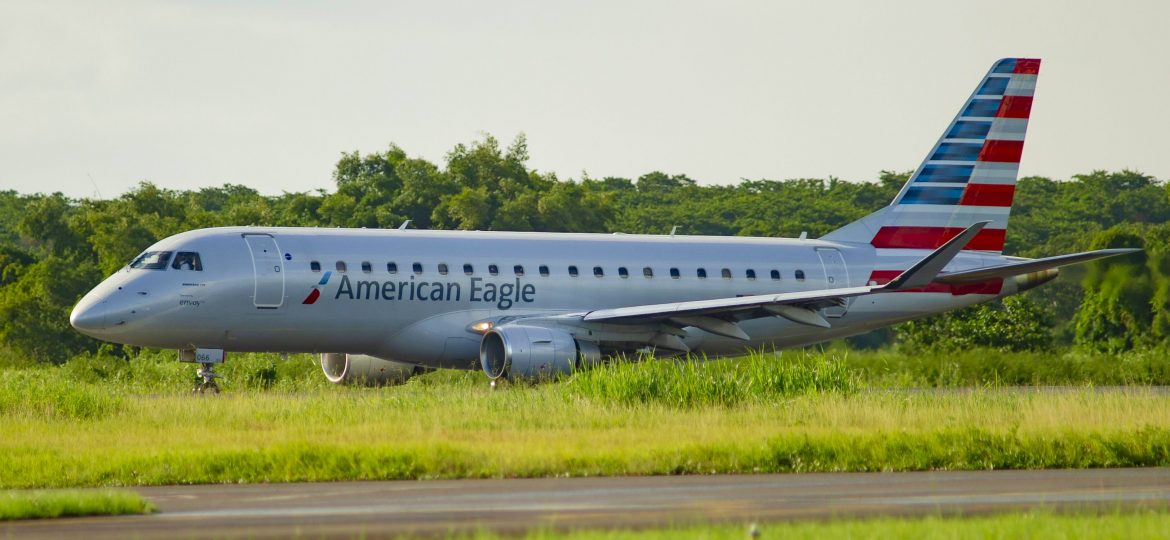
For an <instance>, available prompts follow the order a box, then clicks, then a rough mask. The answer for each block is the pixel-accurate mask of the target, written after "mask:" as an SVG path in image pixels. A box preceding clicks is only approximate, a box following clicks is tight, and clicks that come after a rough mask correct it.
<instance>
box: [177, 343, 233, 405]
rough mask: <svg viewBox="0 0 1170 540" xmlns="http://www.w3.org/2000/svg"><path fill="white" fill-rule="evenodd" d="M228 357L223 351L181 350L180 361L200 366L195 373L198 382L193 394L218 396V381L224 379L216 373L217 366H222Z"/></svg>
mask: <svg viewBox="0 0 1170 540" xmlns="http://www.w3.org/2000/svg"><path fill="white" fill-rule="evenodd" d="M225 357H226V355H225V354H224V351H223V349H179V361H180V362H190V363H192V364H199V366H200V367H199V369H198V370H196V371H195V376H196V377H198V380H197V381H196V382H195V388H194V389H192V390H191V393H192V394H195V395H197V396H198V395H201V394H218V393H219V385H218V384H216V382H215V380H216V379H222V378H223V375H220V374H218V373H216V372H215V365H216V364H222V363H223V361H224V359H225Z"/></svg>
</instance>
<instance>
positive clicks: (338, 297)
mask: <svg viewBox="0 0 1170 540" xmlns="http://www.w3.org/2000/svg"><path fill="white" fill-rule="evenodd" d="M1039 68H1040V60H1038V59H1029V58H1006V59H1002V60H999V61H997V62H995V63H994V64H993V65H992V67H991V69H990V70H989V71H988V72H987V74H986V75H985V76H984V77H983V78H982V79H981V80H980V82H979V85H978V86H977V87H976V88H975V90H974V92H973V93H972V94H971V95H970V97H968V98H967V100H966V101H964V102H963V105H962V107H961V108H960V110H959V112H958V114H956V115H955V116H954V118H953V119H952V120H951V122H950V123H949V124H948V125H947V126H946V129H945V130H944V131H943V133H942V135H941V136H940V137H939V139H938V140H937V141H936V142H935V144H934V146H933V147H932V148H931V150H930V152H929V153H928V154H927V156H926V159H925V160H923V161H922V163H921V164H920V165H919V166H918V168H917V169H916V170H915V171H914V173H913V175H912V176H911V177H910V178H909V180H908V181H907V182H906V184H905V185H904V186H903V187H902V189H901V190H900V192H899V193H898V194H897V196H896V197H895V198H894V200H893V201H892V202H891V203H890V205H889V206H887V207H885V208H882V209H880V210H878V211H876V212H874V213H872V214H870V215H868V216H866V217H864V218H862V219H860V220H858V221H856V222H853V223H851V224H848V225H846V226H844V227H842V228H840V229H838V230H835V231H833V232H831V233H829V234H827V235H825V236H823V237H821V238H819V239H808V238H805V237H804V235H802V237H801V238H797V239H791V238H748V237H722V236H685V235H676V234H673V232H672V234H669V235H634V234H619V233H614V234H576V233H532V232H490V231H435V230H410V229H406V228H405V227H400V228H398V229H328V228H290V227H220V228H209V229H199V230H193V231H188V232H184V233H181V234H177V235H174V236H171V237H169V238H165V239H163V240H160V241H159V242H157V243H155V244H154V245H152V246H150V247H148V248H147V249H146V251H144V252H143V253H142V254H141V255H139V256H138V257H136V258H135V259H134V260H133V261H131V262H130V263H129V264H128V265H127V266H126V267H125V268H123V269H122V270H119V271H118V272H116V273H114V274H113V275H111V276H110V277H108V278H107V279H106V280H104V281H103V282H102V283H101V284H99V285H98V286H97V287H95V288H94V289H93V290H92V291H90V292H89V293H88V294H86V295H85V296H84V297H83V298H82V299H81V300H80V301H79V302H78V304H77V305H76V307H74V309H73V312H72V313H71V315H70V323H71V324H72V325H73V327H74V328H76V329H77V330H78V331H80V332H82V333H84V334H86V335H89V336H92V337H95V338H98V339H102V340H105V341H111V342H115V343H122V344H127V345H137V346H143V347H156V348H170V349H178V350H179V358H180V360H183V361H188V362H194V363H198V364H200V365H201V366H202V367H201V368H200V369H199V374H200V376H201V377H202V382H201V383H200V385H199V386H198V387H196V392H202V391H213V392H218V390H219V389H218V386H217V385H216V383H215V379H216V378H217V377H218V374H217V373H215V371H214V368H215V366H216V365H217V364H219V363H222V362H223V361H224V357H225V352H226V351H259V352H281V353H291V352H308V353H318V354H320V363H321V367H322V370H323V371H324V373H325V376H326V377H328V379H329V380H330V381H332V382H334V383H338V384H351V383H366V384H383V383H389V382H399V381H403V380H405V379H406V378H408V377H409V376H411V375H413V374H417V373H420V372H421V371H423V370H429V369H433V368H452V369H477V368H478V369H482V370H483V371H484V373H486V374H487V376H488V378H489V380H490V381H491V382H492V384H493V385H494V384H495V382H496V381H497V380H499V379H521V380H540V379H545V378H551V377H555V376H557V375H559V374H563V373H567V372H571V371H572V370H575V369H579V368H584V367H588V366H590V365H593V364H595V363H597V362H601V361H604V360H605V359H608V358H611V357H614V356H616V355H623V354H633V353H641V352H652V353H654V354H656V355H660V356H669V355H679V354H685V353H695V354H701V355H706V356H711V357H718V356H728V355H737V354H742V353H744V352H745V351H747V350H749V349H760V348H765V347H766V348H789V347H801V346H806V345H811V344H815V343H819V342H824V341H827V340H832V339H837V338H843V337H847V336H852V335H856V334H861V333H864V332H868V331H870V330H874V329H877V328H882V327H885V326H889V325H892V324H896V323H900V322H904V321H909V320H913V319H918V318H922V317H927V316H930V315H933V314H938V313H943V312H946V311H951V310H955V309H959V308H963V307H966V306H971V305H975V304H980V303H984V302H990V301H993V300H997V299H1000V298H1004V297H1006V296H1009V295H1013V294H1017V293H1020V292H1023V291H1026V290H1028V289H1031V288H1033V287H1037V286H1039V285H1041V284H1043V283H1046V282H1048V281H1050V280H1052V279H1053V278H1055V277H1056V276H1057V273H1058V271H1059V270H1058V268H1059V267H1061V266H1064V265H1068V264H1074V263H1082V262H1085V261H1090V260H1094V259H1100V258H1104V257H1111V256H1116V255H1122V254H1126V253H1131V252H1134V251H1138V250H1136V249H1106V250H1098V251H1090V252H1084V253H1074V254H1068V255H1059V256H1055V257H1047V258H1042V259H1024V258H1020V257H1011V256H1007V255H1004V254H1003V247H1004V237H1005V234H1006V231H1007V226H1008V217H1009V214H1010V213H1011V205H1012V198H1013V194H1014V192H1015V185H1016V179H1017V176H1018V171H1019V162H1020V155H1021V153H1022V150H1023V143H1024V136H1025V133H1026V130H1027V127H1028V117H1029V115H1030V112H1031V107H1032V99H1033V95H1034V93H1035V88H1036V78H1037V76H1038V74H1039Z"/></svg>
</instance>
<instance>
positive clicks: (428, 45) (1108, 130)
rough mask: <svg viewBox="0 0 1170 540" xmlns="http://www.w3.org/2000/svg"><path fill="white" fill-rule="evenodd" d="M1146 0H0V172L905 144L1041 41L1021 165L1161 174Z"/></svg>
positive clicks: (874, 153)
mask: <svg viewBox="0 0 1170 540" xmlns="http://www.w3.org/2000/svg"><path fill="white" fill-rule="evenodd" d="M1167 21H1170V2H1162V1H1148V2H1137V1H1133V2H1127V1H1115V2H1100V1H1081V0H1074V1H1052V2H1047V1H1031V2H1029V1H1021V0H1009V1H1000V0H981V1H980V2H978V3H970V2H965V3H959V2H937V1H922V2H917V1H890V2H873V1H833V2H808V1H799V2H780V1H759V2H739V1H720V2H714V1H712V2H688V1H633V0H624V1H590V2H568V1H565V2H547V1H508V0H494V1H491V2H480V1H467V2H445V1H433V2H422V1H419V2H399V1H369V2H307V1H275V0H272V1H260V0H239V1H200V2H195V1H192V2H179V1H152V2H138V1H118V0H107V1H102V2H89V1H85V2H64V1H53V0H48V1H41V2H22V1H15V0H0V189H4V190H7V189H14V190H16V191H19V192H24V193H34V192H56V191H60V192H63V193H65V194H66V195H69V196H72V197H101V198H112V197H117V196H118V195H120V194H122V193H125V192H126V191H128V190H130V189H133V188H134V186H136V185H137V184H138V183H139V182H142V181H150V182H153V183H155V184H157V185H159V186H162V187H166V188H171V189H197V188H201V187H208V186H219V185H223V184H225V183H233V184H243V185H247V186H250V187H253V188H256V189H258V190H260V191H261V192H262V193H265V194H279V193H281V192H285V191H287V192H299V191H311V190H316V189H327V190H331V189H332V187H333V181H332V177H331V174H332V170H333V166H334V165H335V164H336V162H337V160H338V158H339V157H340V156H341V154H342V153H343V152H351V151H355V150H356V151H360V152H363V153H368V152H379V151H383V150H385V149H386V148H388V147H389V145H390V144H392V143H393V144H397V145H398V146H400V147H401V148H403V149H404V150H405V151H406V152H407V153H408V154H410V155H411V156H417V157H422V158H425V159H427V160H430V161H432V162H435V163H437V164H440V165H441V164H442V163H443V160H444V156H445V155H446V153H447V152H448V151H450V150H451V149H452V148H453V147H454V146H455V145H456V144H459V143H465V144H466V143H472V142H474V141H476V140H479V139H481V138H482V137H484V136H485V134H491V135H493V136H495V137H497V138H498V139H500V140H501V141H502V142H503V143H507V142H509V141H511V140H512V139H513V138H514V137H516V135H517V134H519V133H524V134H525V135H526V136H527V139H528V145H529V153H530V155H531V159H530V161H529V166H530V167H532V168H535V169H537V170H539V171H542V172H552V173H555V174H556V175H557V176H558V178H560V179H580V178H582V177H583V176H586V175H587V176H589V177H592V178H602V177H606V176H620V177H627V178H637V177H638V176H640V175H642V174H645V173H647V172H651V171H655V170H660V171H663V172H667V173H671V174H686V175H688V176H690V177H691V178H694V179H696V180H697V181H699V182H700V183H703V184H723V183H733V182H737V181H739V180H740V179H744V178H747V179H773V180H783V179H789V178H827V177H830V176H834V177H838V178H841V179H845V180H851V181H866V180H875V179H876V178H877V177H878V175H879V174H880V171H882V170H895V171H905V170H910V169H913V168H915V167H916V166H917V164H918V163H919V162H920V161H921V160H922V159H923V157H924V155H925V154H926V153H927V152H928V151H929V150H930V148H931V146H932V145H933V144H934V141H935V140H936V139H937V137H938V136H939V135H940V133H941V132H942V130H943V129H944V128H945V127H946V125H947V123H948V122H949V121H950V119H951V118H952V117H953V116H954V114H955V113H956V112H957V110H958V108H959V107H960V105H962V103H963V102H964V100H965V99H966V97H967V96H968V94H970V92H971V91H972V90H973V88H974V87H975V85H976V84H977V83H978V82H979V80H980V78H981V77H982V76H983V74H984V73H985V72H986V71H987V69H988V68H989V67H990V66H991V64H992V63H993V62H994V61H995V60H996V59H998V58H1002V57H1009V56H1021V57H1039V58H1042V59H1043V64H1042V66H1041V69H1040V77H1039V81H1038V85H1037V90H1036V102H1035V104H1034V107H1033V110H1032V118H1031V123H1030V125H1029V132H1028V140H1027V143H1026V146H1025V150H1024V155H1023V161H1022V163H1021V167H1020V173H1021V175H1040V176H1047V177H1051V178H1058V179H1063V178H1068V177H1070V176H1071V175H1074V174H1078V173H1087V172H1090V171H1092V170H1095V169H1106V170H1120V169H1123V168H1128V169H1133V170H1138V171H1141V172H1144V173H1146V174H1150V175H1153V176H1155V177H1158V178H1160V179H1168V178H1170V151H1168V145H1167V143H1168V142H1170V137H1168V136H1167V133H1168V130H1170V103H1168V101H1167V98H1166V96H1167V95H1170V31H1167V25H1168V23H1167Z"/></svg>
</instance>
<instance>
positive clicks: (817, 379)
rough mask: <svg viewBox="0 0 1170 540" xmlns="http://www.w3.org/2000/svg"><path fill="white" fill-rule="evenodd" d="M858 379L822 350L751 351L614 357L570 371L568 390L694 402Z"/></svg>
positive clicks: (809, 389)
mask: <svg viewBox="0 0 1170 540" xmlns="http://www.w3.org/2000/svg"><path fill="white" fill-rule="evenodd" d="M858 384H859V380H858V378H857V377H856V375H855V374H854V373H853V372H851V371H850V370H849V369H848V368H846V366H845V363H844V362H843V361H842V359H840V358H838V357H836V356H831V355H828V354H825V353H811V352H808V351H795V352H790V353H786V354H769V353H764V352H760V351H753V352H751V353H750V354H748V355H747V356H745V357H742V358H739V359H736V360H716V361H707V360H706V359H700V358H694V357H690V356H688V357H685V358H682V359H679V360H661V361H655V360H644V361H636V360H628V359H618V360H614V361H611V362H608V363H606V364H602V365H601V366H597V367H594V368H592V369H586V370H581V371H578V372H577V373H574V374H573V376H572V377H570V378H569V379H568V380H567V381H565V382H564V383H563V385H562V389H563V390H564V391H565V392H566V393H567V394H568V395H570V396H573V397H582V398H587V399H593V400H599V401H613V402H617V403H623V404H634V403H657V404H663V405H669V406H673V407H683V408H693V407H709V406H713V405H717V406H729V405H736V404H739V403H744V402H759V401H769V400H775V399H779V398H785V397H790V396H796V395H805V394H816V393H823V392H841V393H850V392H853V391H854V390H856V389H857V387H858Z"/></svg>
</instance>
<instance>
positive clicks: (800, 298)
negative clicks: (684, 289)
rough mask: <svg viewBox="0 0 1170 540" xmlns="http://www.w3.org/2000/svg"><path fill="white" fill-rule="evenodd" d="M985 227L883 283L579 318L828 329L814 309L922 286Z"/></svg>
mask: <svg viewBox="0 0 1170 540" xmlns="http://www.w3.org/2000/svg"><path fill="white" fill-rule="evenodd" d="M988 223H990V222H987V221H982V222H979V223H976V224H974V225H972V226H970V227H968V228H967V230H965V231H963V232H962V233H959V234H958V235H956V236H955V237H954V238H952V239H951V240H950V241H948V242H947V243H946V244H943V245H942V246H941V247H939V248H938V249H936V250H934V251H933V252H931V253H930V254H929V255H927V256H926V257H923V258H922V260H920V261H918V262H917V263H916V264H914V266H911V267H910V268H909V269H908V270H906V271H905V272H902V273H901V274H899V275H898V277H896V278H894V279H893V280H891V281H890V282H889V283H886V284H884V285H866V286H862V287H843V288H838V289H820V290H815V291H801V292H793V293H779V294H762V295H753V296H739V297H734V298H716V299H712V300H694V301H690V302H672V303H669V304H651V305H644V306H631V307H621V308H612V309H599V310H596V311H590V312H588V313H585V314H583V315H581V316H580V318H581V320H582V321H585V322H609V323H633V324H645V323H653V322H662V321H666V320H673V321H674V322H677V323H679V324H683V325H686V326H695V327H697V328H702V329H704V330H708V331H710V332H712V333H715V334H720V335H725V336H729V337H736V338H740V339H748V336H747V335H746V334H745V333H744V332H743V331H742V330H740V329H739V328H738V327H736V326H735V325H734V323H732V322H731V321H732V320H743V319H750V318H755V317H764V316H771V315H778V316H781V317H784V318H786V319H789V320H792V321H795V322H799V323H803V324H809V325H813V326H821V327H824V328H828V327H829V323H828V322H827V321H825V319H824V318H823V317H821V315H820V314H818V313H816V310H818V309H820V308H824V307H829V306H834V305H841V304H842V303H844V301H845V299H846V298H850V297H855V296H863V295H867V294H875V293H885V292H897V291H901V290H907V289H915V288H919V287H924V286H926V285H927V284H929V283H930V282H931V281H932V280H934V278H935V277H937V276H938V274H939V272H940V271H941V270H942V269H943V268H944V267H945V266H946V265H947V263H949V262H950V261H951V259H953V258H954V257H955V255H958V253H959V251H960V250H962V249H963V247H964V246H966V245H967V243H968V242H970V241H971V239H972V238H974V237H975V235H976V234H978V233H979V231H980V230H982V229H983V227H984V226H986V225H987V224H988Z"/></svg>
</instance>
